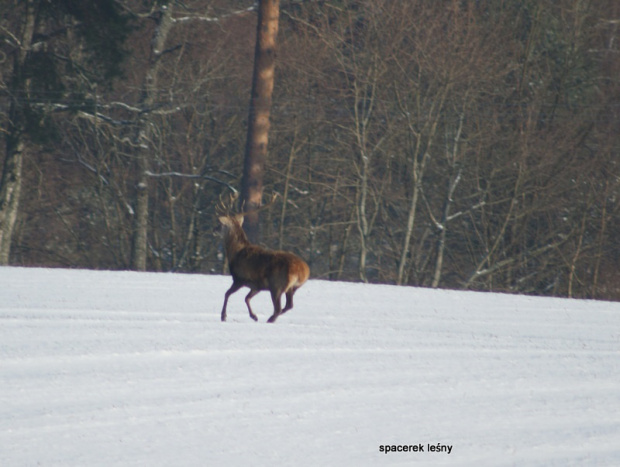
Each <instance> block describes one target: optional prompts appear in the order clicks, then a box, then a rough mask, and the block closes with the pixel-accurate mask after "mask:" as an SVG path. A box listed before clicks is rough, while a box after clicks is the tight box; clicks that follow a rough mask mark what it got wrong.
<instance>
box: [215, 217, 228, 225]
mask: <svg viewBox="0 0 620 467" xmlns="http://www.w3.org/2000/svg"><path fill="white" fill-rule="evenodd" d="M217 220H219V221H220V224H222V225H230V218H229V217H228V216H219V217H218V218H217Z"/></svg>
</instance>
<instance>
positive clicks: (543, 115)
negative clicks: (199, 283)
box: [0, 0, 620, 300]
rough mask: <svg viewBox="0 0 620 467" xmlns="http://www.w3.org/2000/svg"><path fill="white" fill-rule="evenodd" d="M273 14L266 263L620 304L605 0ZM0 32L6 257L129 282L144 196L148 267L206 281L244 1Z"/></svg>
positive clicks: (341, 275)
mask: <svg viewBox="0 0 620 467" xmlns="http://www.w3.org/2000/svg"><path fill="white" fill-rule="evenodd" d="M280 8H281V12H280V31H279V35H278V43H279V45H278V55H277V62H276V76H275V89H274V94H273V107H272V111H271V122H272V124H271V133H270V140H269V156H268V160H267V172H266V179H265V190H266V193H271V192H277V193H279V194H280V195H281V197H280V198H279V201H278V202H277V203H276V204H275V205H274V206H273V207H272V208H271V209H269V210H266V211H264V212H262V213H261V242H262V243H263V244H265V245H267V246H270V247H273V248H284V249H288V250H291V251H293V252H295V253H297V254H299V255H301V256H302V257H303V258H305V259H306V260H307V261H308V263H309V265H310V267H311V270H312V277H314V278H322V279H330V280H353V281H357V280H362V281H368V282H374V283H391V284H403V285H416V286H425V287H442V288H455V289H471V290H492V291H504V292H514V293H527V294H536V295H553V296H568V297H582V298H598V299H611V300H618V299H620V270H619V268H618V265H619V264H620V241H619V240H618V238H619V236H620V217H619V210H620V204H619V203H618V199H619V197H620V178H619V176H620V167H619V165H618V164H619V162H620V131H619V130H620V31H619V28H620V3H619V2H618V1H617V0H591V1H588V0H554V1H538V0H519V1H517V0H494V1H474V0H459V1H457V0H445V1H437V0H314V1H312V0H306V1H299V0H296V1H286V0H282V2H281V5H280ZM0 18H1V19H0V109H1V111H0V131H1V136H2V138H3V142H2V145H0V162H3V163H4V165H3V166H2V167H3V169H2V171H3V172H2V176H3V178H2V181H1V182H0V183H1V184H2V186H1V187H0V188H1V190H0V227H1V228H2V229H3V233H2V234H1V235H2V236H1V237H0V250H1V251H0V253H2V254H0V262H1V263H3V264H11V265H25V266H35V265H36V266H55V267H70V268H95V269H131V268H132V258H131V256H132V242H133V241H134V236H135V235H136V222H135V219H134V217H135V213H136V210H137V209H138V207H137V203H138V202H139V198H140V194H146V195H147V196H146V198H147V201H148V232H147V237H148V254H147V262H146V269H147V270H150V271H177V272H199V273H220V272H222V271H223V270H224V261H223V250H222V246H221V241H220V239H219V237H218V235H217V233H218V227H217V219H216V216H215V213H214V207H215V204H216V202H217V200H218V198H219V197H220V195H222V194H223V193H227V192H230V190H231V188H235V189H238V188H239V183H240V179H241V176H242V170H243V167H242V164H243V153H244V148H245V138H246V126H247V115H248V103H249V98H250V87H251V79H252V66H253V53H254V40H255V36H256V20H257V19H256V5H254V3H253V2H252V1H249V0H248V1H242V0H238V1H232V0H184V1H183V2H181V1H178V2H176V1H172V0H171V1H146V0H116V1H113V0H94V1H92V2H82V1H81V0H55V1H54V0H3V1H2V2H0ZM11 213H14V218H12V217H11V215H12V214H11ZM9 227H11V228H10V229H9ZM7 229H8V230H7Z"/></svg>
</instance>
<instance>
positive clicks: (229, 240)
mask: <svg viewBox="0 0 620 467" xmlns="http://www.w3.org/2000/svg"><path fill="white" fill-rule="evenodd" d="M224 243H225V245H226V255H227V256H228V260H229V261H230V260H231V259H232V258H234V257H235V255H236V254H237V253H238V252H239V251H240V250H242V249H243V248H245V247H246V246H248V245H249V244H250V241H249V240H248V237H247V236H246V235H245V232H244V231H243V228H241V226H240V225H238V224H235V225H233V226H232V227H230V228H228V229H226V233H225V235H224Z"/></svg>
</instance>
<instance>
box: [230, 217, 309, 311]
mask: <svg viewBox="0 0 620 467" xmlns="http://www.w3.org/2000/svg"><path fill="white" fill-rule="evenodd" d="M219 221H220V223H221V224H222V234H223V237H224V245H225V247H226V255H227V257H228V266H229V269H230V274H231V275H232V278H233V284H232V286H231V287H230V289H228V290H227V291H226V294H225V296H224V306H223V307H222V321H226V305H227V304H228V298H229V297H230V296H231V295H232V294H233V293H235V292H236V291H237V290H239V289H240V288H241V287H249V288H250V293H248V295H247V296H246V297H245V303H246V305H247V307H248V311H249V312H250V317H251V318H252V319H253V320H254V321H257V320H258V318H257V317H256V315H255V314H254V313H253V312H252V307H251V306H250V300H251V298H252V297H253V296H254V295H256V294H257V293H258V292H260V291H261V290H269V292H270V293H271V300H272V302H273V315H272V316H271V317H270V318H269V320H268V321H267V322H269V323H273V322H275V320H276V319H278V316H280V315H281V314H284V313H286V312H287V311H288V310H290V309H291V308H293V295H294V294H295V291H296V290H297V289H298V288H299V287H301V286H302V285H303V284H304V282H306V280H308V277H309V275H310V268H309V267H308V265H307V264H306V262H305V261H304V260H302V259H301V258H300V257H298V256H296V255H294V254H293V253H289V252H287V251H273V250H269V249H267V248H264V247H261V246H259V245H254V244H252V243H250V241H249V240H248V238H247V236H246V235H245V232H244V231H243V228H242V225H243V213H241V214H235V215H233V214H226V215H220V216H219ZM282 294H284V295H285V296H286V305H285V306H284V308H282V304H281V297H282Z"/></svg>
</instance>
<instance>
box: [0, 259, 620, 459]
mask: <svg viewBox="0 0 620 467" xmlns="http://www.w3.org/2000/svg"><path fill="white" fill-rule="evenodd" d="M230 282H231V280H230V278H228V277H220V276H200V275H179V274H139V273H130V272H120V273H119V272H94V271H77V270H52V269H22V268H0V283H1V284H2V287H1V289H0V465H1V466H33V465H44V466H53V465H57V466H61V465H62V466H71V465H74V466H97V465H101V466H110V465H135V466H138V465H140V466H147V465H148V466H170V465H175V466H207V465H213V466H219V465H221V466H224V465H226V466H237V465H239V466H248V465H252V466H254V465H256V466H261V465H269V466H280V465H282V466H354V465H355V466H375V465H459V466H460V465H471V466H484V465H488V466H501V465H518V466H523V465H540V466H542V465H545V466H547V465H557V466H568V465H575V466H582V465H596V466H598V465H608V466H618V465H620V304H618V303H603V302H591V301H577V300H560V299H541V298H532V297H517V296H506V295H496V294H478V293H459V292H450V291H433V290H425V289H416V288H404V287H402V288H396V287H390V286H368V285H360V284H346V283H333V282H323V281H310V282H308V283H307V284H306V285H305V286H304V287H303V288H302V289H300V291H299V292H298V294H297V295H296V304H295V308H294V309H293V310H292V311H291V312H289V313H288V314H287V315H285V316H282V317H281V318H280V319H279V320H278V322H277V323H276V324H274V325H269V324H266V323H265V320H266V319H267V318H268V317H269V316H270V314H271V309H270V307H271V305H270V301H269V297H268V294H265V293H263V294H260V295H259V296H257V297H256V298H255V299H254V301H253V303H254V310H255V312H256V313H257V314H258V315H259V319H260V321H259V323H255V322H254V321H252V320H250V318H249V317H248V315H247V311H246V309H245V304H244V303H243V297H244V295H245V292H244V291H240V292H238V293H237V294H235V295H233V296H232V297H231V300H230V303H229V311H228V319H229V321H228V322H227V323H221V322H220V320H219V315H220V308H221V305H222V301H223V295H224V291H225V290H226V289H227V288H228V286H229V284H230ZM386 445H387V446H389V449H393V448H394V447H395V448H397V449H398V448H399V446H407V448H405V449H410V451H408V452H389V453H385V452H382V450H383V451H385V450H386V448H383V449H382V448H381V446H386ZM420 445H421V446H420ZM429 445H432V446H435V447H437V446H440V447H443V449H444V451H443V452H429ZM408 446H416V448H413V447H411V448H410V447H408ZM420 447H421V448H423V449H424V452H421V451H419V449H420ZM448 447H449V449H450V453H449V454H448V453H447V452H446V451H445V450H447V449H448ZM401 449H402V448H401ZM413 449H418V451H417V452H416V451H413Z"/></svg>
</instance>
